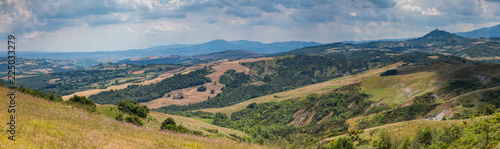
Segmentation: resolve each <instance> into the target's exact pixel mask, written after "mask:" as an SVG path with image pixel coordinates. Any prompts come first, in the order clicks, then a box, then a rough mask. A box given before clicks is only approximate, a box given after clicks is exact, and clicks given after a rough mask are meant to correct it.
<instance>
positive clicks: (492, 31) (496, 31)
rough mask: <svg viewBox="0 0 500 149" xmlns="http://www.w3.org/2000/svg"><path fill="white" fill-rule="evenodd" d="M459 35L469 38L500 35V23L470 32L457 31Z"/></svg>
mask: <svg viewBox="0 0 500 149" xmlns="http://www.w3.org/2000/svg"><path fill="white" fill-rule="evenodd" d="M456 34H457V35H460V36H464V37H469V38H479V37H485V38H489V37H500V24H499V25H495V26H492V27H484V28H480V29H476V30H472V31H468V32H460V33H456Z"/></svg>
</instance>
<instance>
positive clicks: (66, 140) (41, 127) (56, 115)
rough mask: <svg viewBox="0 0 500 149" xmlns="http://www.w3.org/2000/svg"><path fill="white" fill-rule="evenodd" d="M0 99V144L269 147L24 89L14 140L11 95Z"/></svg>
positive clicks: (6, 90)
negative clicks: (127, 118) (178, 129)
mask: <svg viewBox="0 0 500 149" xmlns="http://www.w3.org/2000/svg"><path fill="white" fill-rule="evenodd" d="M0 91H1V92H2V93H7V92H8V89H6V88H4V87H0ZM0 103H4V104H3V106H0V111H1V112H0V117H2V119H1V120H0V122H1V123H2V125H0V148H133V149H136V148H199V149H206V148H214V149H218V148H228V149H235V148H266V147H262V146H257V145H252V144H246V143H239V142H235V141H230V140H221V139H212V138H207V137H201V136H194V135H188V134H179V133H173V132H168V131H159V130H158V129H153V128H150V127H148V126H146V127H139V126H135V125H132V124H128V123H122V122H118V121H115V120H113V119H111V118H108V117H107V116H105V115H103V114H98V113H88V112H85V111H82V110H80V109H79V108H75V107H72V106H68V105H65V104H62V103H55V102H49V101H46V100H43V99H40V98H35V97H33V96H29V95H24V94H21V93H18V94H17V96H16V119H15V120H16V129H15V130H16V137H15V139H16V141H15V142H14V141H11V140H8V138H7V137H8V136H9V133H8V132H7V130H8V129H9V128H8V127H9V126H8V125H6V124H7V123H8V122H9V120H10V119H8V118H9V116H10V113H8V112H7V108H8V103H9V99H8V97H7V96H5V95H2V96H0ZM153 115H155V114H153ZM155 117H156V116H155ZM157 119H158V120H160V119H161V118H159V117H158V118H157ZM176 120H179V122H181V121H182V120H180V119H179V118H177V119H176ZM190 125H191V124H190ZM193 125H194V124H193ZM207 127H208V126H207Z"/></svg>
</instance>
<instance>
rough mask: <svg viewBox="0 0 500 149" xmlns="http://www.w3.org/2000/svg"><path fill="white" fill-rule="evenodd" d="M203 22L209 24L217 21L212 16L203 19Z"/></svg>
mask: <svg viewBox="0 0 500 149" xmlns="http://www.w3.org/2000/svg"><path fill="white" fill-rule="evenodd" d="M205 22H207V23H210V24H214V23H216V22H217V19H216V18H214V17H209V18H207V19H205Z"/></svg>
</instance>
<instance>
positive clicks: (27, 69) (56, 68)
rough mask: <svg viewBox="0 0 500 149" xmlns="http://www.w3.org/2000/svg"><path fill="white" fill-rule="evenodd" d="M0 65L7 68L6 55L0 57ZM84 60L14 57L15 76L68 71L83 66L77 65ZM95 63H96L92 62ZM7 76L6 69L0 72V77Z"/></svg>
mask: <svg viewBox="0 0 500 149" xmlns="http://www.w3.org/2000/svg"><path fill="white" fill-rule="evenodd" d="M0 61H1V63H0V67H2V68H7V66H8V65H9V64H8V63H7V62H8V59H7V58H6V57H0ZM83 61H86V60H83V59H82V60H53V59H25V58H17V59H16V76H17V78H22V77H30V76H34V75H40V74H48V73H54V72H62V71H69V70H75V69H82V68H84V66H82V65H77V63H82V62H83ZM94 64H97V63H94ZM6 76H8V74H7V71H5V72H1V73H0V77H2V78H3V77H6Z"/></svg>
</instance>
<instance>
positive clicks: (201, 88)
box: [196, 85, 207, 92]
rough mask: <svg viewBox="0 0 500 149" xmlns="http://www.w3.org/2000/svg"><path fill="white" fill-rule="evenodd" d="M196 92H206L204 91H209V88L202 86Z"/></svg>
mask: <svg viewBox="0 0 500 149" xmlns="http://www.w3.org/2000/svg"><path fill="white" fill-rule="evenodd" d="M196 90H197V91H198V92H204V91H207V87H204V86H203V85H202V86H200V87H198V88H197V89H196Z"/></svg>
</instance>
